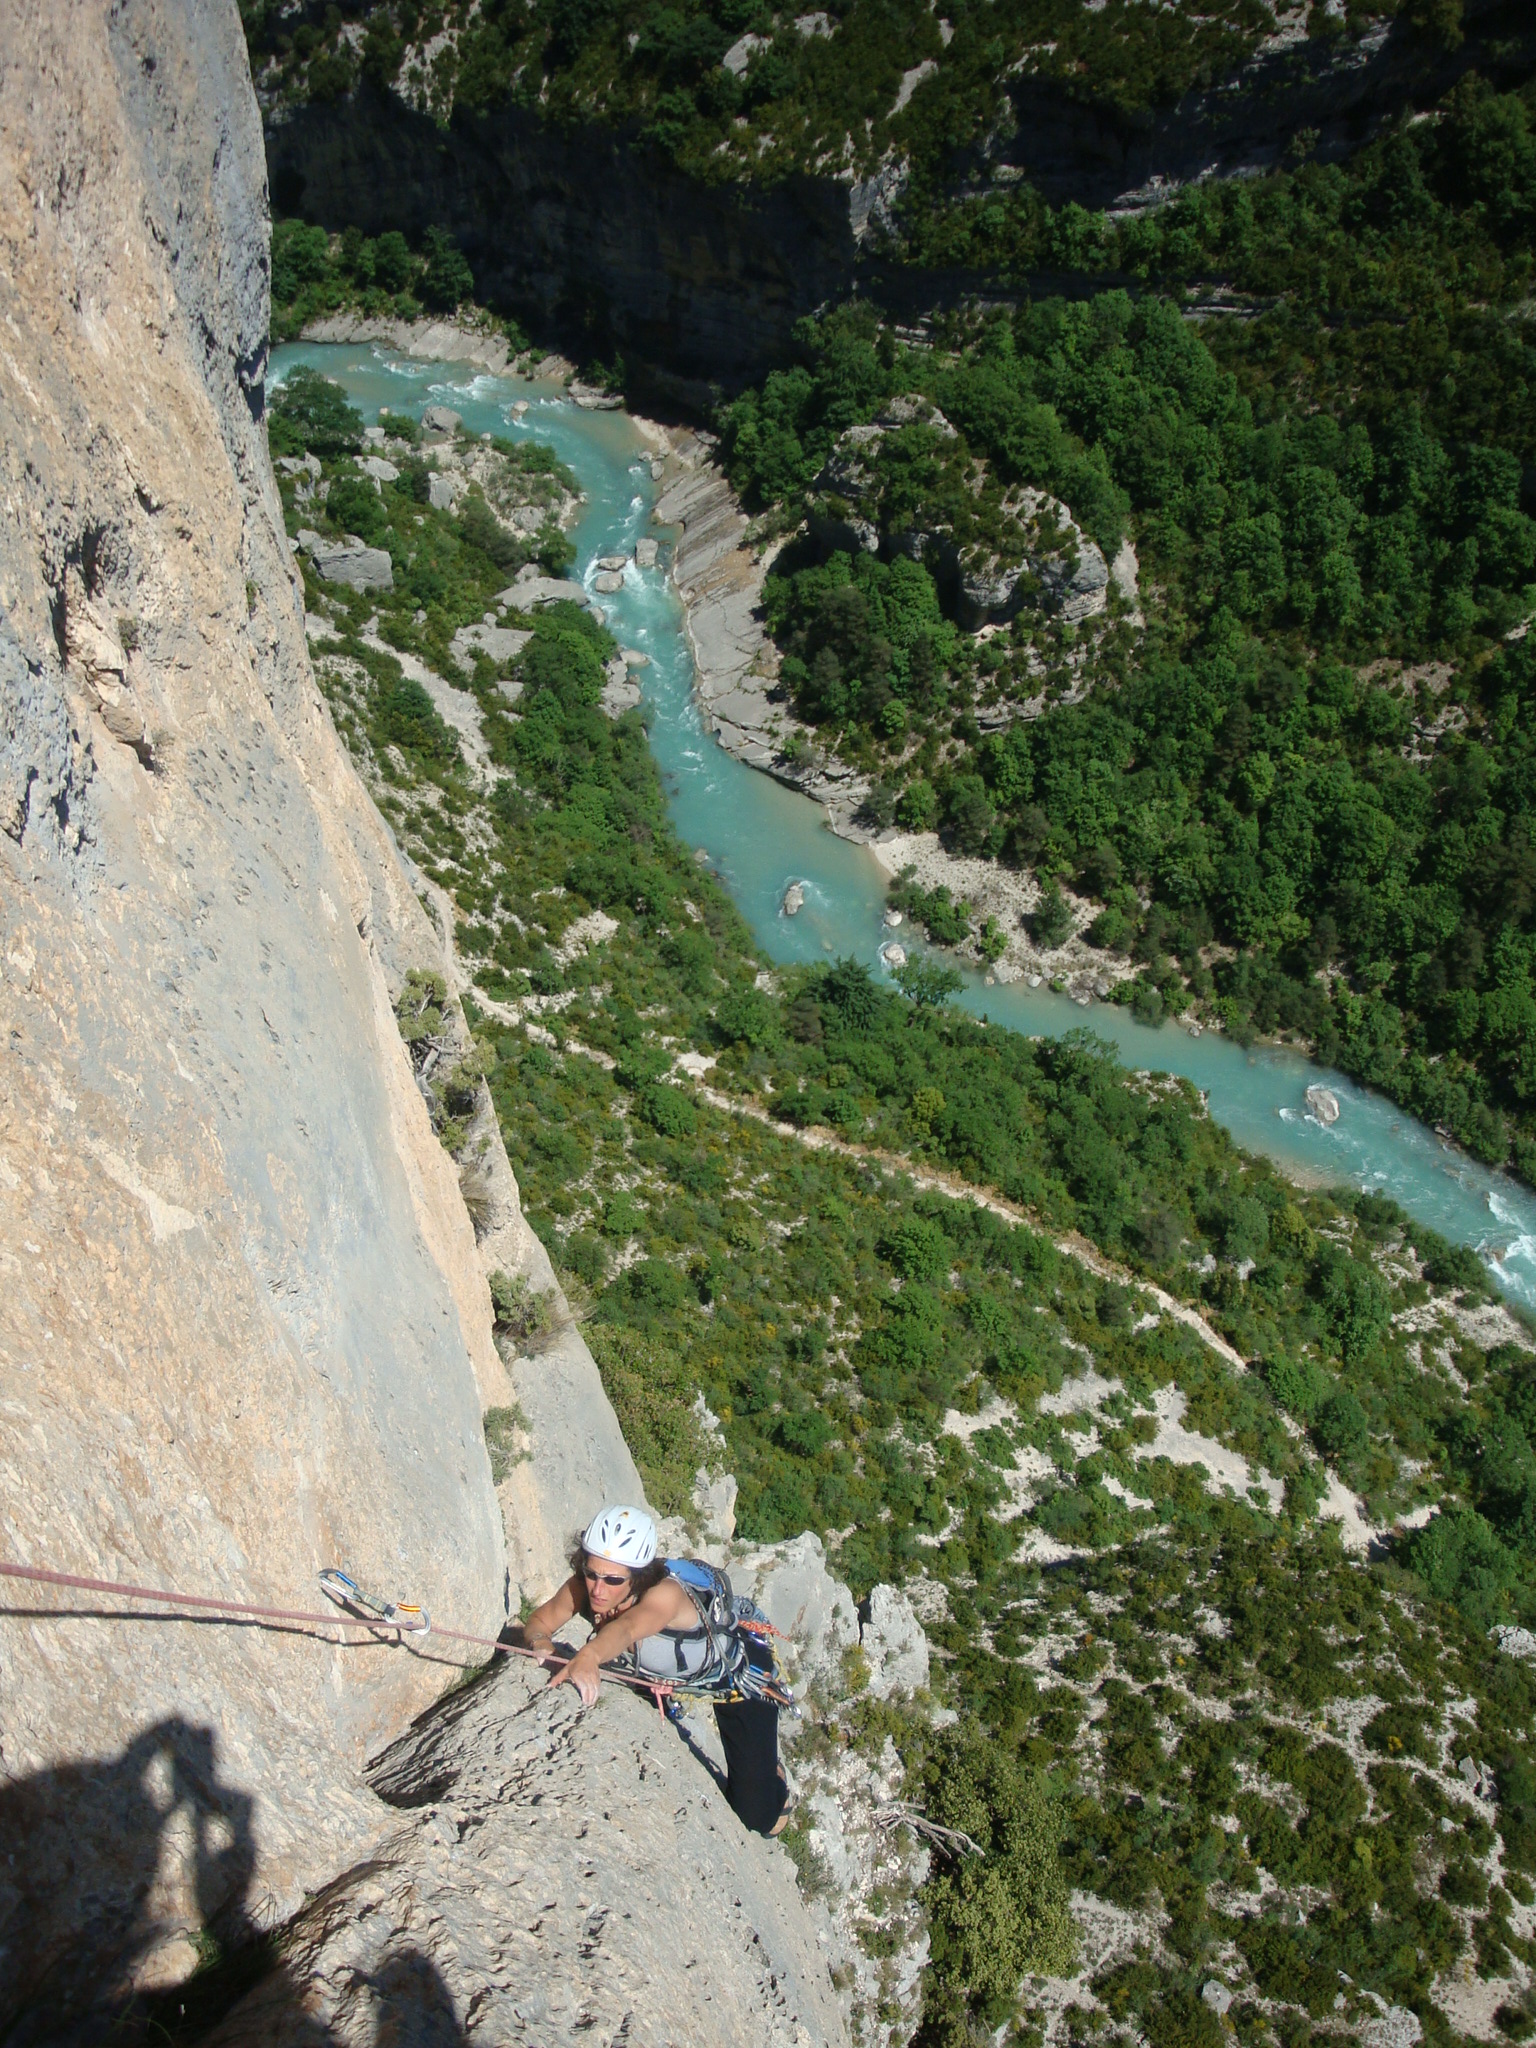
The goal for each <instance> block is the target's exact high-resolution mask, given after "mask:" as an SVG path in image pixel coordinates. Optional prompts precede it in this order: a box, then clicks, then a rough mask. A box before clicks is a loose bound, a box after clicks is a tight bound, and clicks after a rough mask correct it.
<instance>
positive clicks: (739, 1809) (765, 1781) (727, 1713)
mask: <svg viewBox="0 0 1536 2048" xmlns="http://www.w3.org/2000/svg"><path fill="white" fill-rule="evenodd" d="M760 1655H761V1657H762V1661H761V1662H759V1657H760ZM751 1657H752V1662H753V1663H754V1664H756V1665H757V1666H758V1669H759V1670H765V1669H767V1668H769V1664H770V1662H771V1660H770V1659H769V1658H768V1657H767V1656H766V1655H765V1654H763V1653H760V1651H759V1649H758V1646H757V1645H756V1644H754V1645H753V1646H752V1651H751ZM715 1726H716V1727H717V1728H718V1729H719V1731H720V1747H721V1748H722V1749H723V1750H724V1751H725V1772H726V1782H725V1796H726V1798H727V1799H728V1800H729V1801H730V1803H731V1809H732V1811H733V1812H734V1813H735V1815H736V1818H737V1819H738V1820H739V1821H740V1822H741V1824H742V1826H743V1827H744V1828H750V1829H751V1830H752V1832H753V1833H754V1834H756V1835H766V1834H769V1833H771V1831H772V1829H773V1824H774V1822H775V1821H776V1820H777V1819H778V1817H779V1815H780V1814H781V1813H782V1812H783V1811H784V1802H785V1800H786V1798H787V1797H788V1796H789V1795H788V1790H787V1788H786V1786H785V1783H784V1780H783V1779H782V1778H781V1777H780V1776H779V1710H778V1708H777V1707H776V1706H774V1705H773V1704H772V1702H771V1701H769V1700H732V1701H730V1702H722V1704H721V1705H719V1706H717V1707H716V1708H715Z"/></svg>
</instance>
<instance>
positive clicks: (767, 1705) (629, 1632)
mask: <svg viewBox="0 0 1536 2048" xmlns="http://www.w3.org/2000/svg"><path fill="white" fill-rule="evenodd" d="M656 1549H657V1535H656V1524H655V1523H654V1522H653V1521H652V1520H651V1517H650V1516H649V1515H648V1514H647V1513H646V1512H645V1510H644V1509H643V1508H631V1507H606V1508H604V1509H603V1511H602V1513H601V1514H600V1515H598V1516H597V1517H596V1518H595V1519H594V1521H593V1522H592V1523H591V1525H590V1527H589V1528H587V1529H586V1530H584V1531H583V1532H582V1533H581V1535H579V1536H578V1537H577V1539H576V1542H575V1545H574V1547H573V1549H572V1551H571V1576H570V1577H569V1578H568V1579H567V1580H566V1581H565V1583H564V1585H562V1586H561V1587H560V1589H559V1591H558V1592H556V1593H554V1594H553V1595H552V1596H551V1597H550V1598H549V1599H548V1600H546V1601H545V1602H544V1604H543V1606H542V1607H536V1608H535V1609H534V1611H533V1613H532V1614H530V1615H529V1617H528V1619H527V1621H526V1622H524V1624H523V1641H524V1643H525V1645H526V1646H527V1647H528V1648H529V1649H531V1650H535V1651H537V1652H538V1653H539V1654H540V1655H541V1656H543V1657H544V1659H545V1661H546V1663H549V1664H550V1665H551V1667H552V1672H553V1675H552V1676H551V1678H550V1681H549V1682H550V1684H551V1685H552V1686H554V1685H574V1686H575V1688H576V1690H577V1692H578V1693H580V1695H581V1698H582V1702H583V1704H584V1705H586V1706H589V1707H590V1706H591V1705H592V1703H593V1701H594V1700H595V1699H596V1698H597V1688H598V1679H599V1675H600V1673H601V1670H602V1667H603V1666H604V1665H605V1664H606V1665H613V1666H617V1667H619V1668H620V1669H624V1670H628V1671H631V1672H634V1673H635V1674H636V1675H637V1676H639V1677H641V1678H645V1679H654V1680H655V1681H656V1683H657V1684H658V1685H662V1686H672V1685H679V1684H681V1685H686V1686H687V1687H688V1688H689V1690H690V1691H700V1692H708V1691H709V1690H711V1689H716V1688H717V1689H719V1690H720V1691H721V1692H722V1695H724V1694H726V1693H737V1694H739V1685H738V1684H735V1683H732V1681H731V1673H730V1670H729V1668H722V1667H723V1663H724V1660H723V1659H722V1657H721V1654H720V1645H719V1642H718V1631H715V1630H712V1629H711V1628H710V1626H709V1625H708V1623H707V1620H706V1613H705V1612H704V1611H701V1608H700V1604H699V1601H698V1599H697V1598H696V1596H695V1594H694V1593H693V1592H691V1591H690V1590H689V1586H688V1584H687V1583H686V1582H685V1581H684V1580H682V1579H680V1578H676V1577H674V1576H673V1574H672V1571H671V1569H669V1566H668V1563H667V1561H666V1560H665V1559H662V1558H659V1557H658V1556H657V1554H656ZM698 1569H702V1570H705V1571H707V1570H708V1569H709V1568H708V1567H703V1568H698ZM723 1583H724V1584H725V1585H726V1587H727V1589H728V1587H729V1581H723ZM577 1615H580V1616H581V1618H582V1619H583V1620H584V1621H588V1622H590V1623H591V1625H592V1635H591V1637H590V1638H589V1639H588V1641H587V1642H586V1643H585V1644H584V1645H583V1646H582V1648H581V1649H579V1650H578V1651H577V1652H576V1654H575V1655H574V1656H573V1657H565V1658H562V1659H561V1660H560V1661H559V1662H558V1663H557V1662H555V1658H556V1655H557V1653H556V1651H555V1641H554V1639H555V1631H556V1630H557V1629H560V1628H563V1627H564V1626H565V1624H566V1623H567V1622H568V1621H571V1620H573V1619H574V1618H575V1617H576V1616H577ZM732 1650H733V1653H734V1654H735V1655H736V1657H737V1658H738V1660H739V1659H740V1658H741V1657H743V1656H745V1657H746V1658H748V1659H750V1660H751V1664H752V1667H753V1669H754V1670H755V1671H758V1672H761V1671H763V1670H764V1669H766V1668H770V1667H771V1662H772V1660H771V1658H770V1657H769V1656H768V1653H767V1652H766V1650H764V1649H763V1648H762V1646H761V1645H760V1644H759V1643H757V1642H755V1641H752V1640H750V1639H743V1640H742V1641H741V1643H740V1644H739V1645H738V1644H736V1643H734V1642H733V1645H732ZM714 1705H715V1726H716V1727H717V1728H718V1729H719V1731H720V1746H721V1748H722V1749H723V1750H724V1752H725V1768H726V1784H725V1796H726V1798H727V1799H728V1800H729V1802H730V1804H731V1807H732V1809H733V1811H734V1812H735V1814H736V1817H737V1819H738V1820H739V1821H740V1822H741V1824H742V1826H743V1827H746V1828H750V1829H751V1830H752V1831H753V1832H754V1833H755V1834H759V1835H776V1834H778V1833H779V1832H780V1830H781V1829H782V1828H783V1827H784V1825H785V1823H786V1822H787V1820H788V1819H789V1792H788V1786H787V1784H786V1781H785V1777H784V1770H783V1767H782V1765H781V1764H780V1762H779V1709H778V1707H777V1705H776V1704H775V1703H774V1702H773V1701H772V1700H771V1699H762V1698H750V1697H747V1698H743V1697H739V1696H737V1697H726V1696H722V1697H721V1698H719V1699H717V1700H716V1701H715V1703H714Z"/></svg>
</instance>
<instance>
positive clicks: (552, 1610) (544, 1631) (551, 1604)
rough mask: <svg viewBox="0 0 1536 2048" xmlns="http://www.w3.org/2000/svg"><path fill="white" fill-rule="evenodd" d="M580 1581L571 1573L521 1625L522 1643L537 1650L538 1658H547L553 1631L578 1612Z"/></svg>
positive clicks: (551, 1644) (580, 1591)
mask: <svg viewBox="0 0 1536 2048" xmlns="http://www.w3.org/2000/svg"><path fill="white" fill-rule="evenodd" d="M581 1593H582V1585H581V1580H580V1579H579V1578H577V1576H576V1574H575V1573H574V1572H572V1574H571V1576H570V1577H569V1578H568V1579H567V1580H566V1582H565V1584H564V1585H563V1586H561V1587H560V1588H559V1589H558V1590H557V1591H556V1592H554V1593H551V1595H550V1596H549V1598H548V1599H547V1600H546V1601H545V1602H544V1604H543V1606H542V1607H535V1609H534V1610H533V1612H532V1614H530V1615H529V1617H528V1619H527V1620H526V1621H525V1622H524V1623H523V1641H524V1642H525V1643H526V1644H527V1646H528V1648H529V1649H530V1650H537V1651H538V1652H539V1654H540V1656H547V1655H548V1654H549V1652H550V1651H551V1650H552V1649H553V1648H554V1643H555V1631H556V1630H557V1629H562V1628H564V1627H565V1624H566V1623H567V1622H568V1621H570V1620H572V1619H573V1618H574V1616H575V1615H576V1614H577V1613H578V1612H579V1611H580V1610H579V1608H578V1605H577V1603H578V1601H579V1600H580V1598H581Z"/></svg>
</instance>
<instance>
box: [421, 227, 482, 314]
mask: <svg viewBox="0 0 1536 2048" xmlns="http://www.w3.org/2000/svg"><path fill="white" fill-rule="evenodd" d="M423 253H424V254H425V256H426V259H427V267H426V269H425V271H423V273H422V278H421V285H420V291H421V299H422V304H423V305H425V306H430V307H431V309H432V311H433V312H434V313H452V312H454V311H455V310H456V309H457V308H458V307H459V306H461V305H462V304H463V302H464V301H465V299H468V298H472V297H473V296H474V290H475V278H474V272H473V271H472V270H471V269H470V267H469V263H468V260H467V258H466V257H465V255H464V252H463V250H462V249H461V248H460V247H459V245H458V243H457V242H455V241H454V239H453V237H452V236H451V235H449V234H446V233H445V232H444V230H443V229H442V228H428V229H427V233H426V239H425V242H424V244H423Z"/></svg>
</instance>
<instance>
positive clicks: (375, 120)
mask: <svg viewBox="0 0 1536 2048" xmlns="http://www.w3.org/2000/svg"><path fill="white" fill-rule="evenodd" d="M267 161H268V168H269V172H270V175H271V179H272V187H273V193H274V204H275V206H276V208H277V210H278V211H279V212H288V213H295V212H302V213H303V214H304V215H305V216H306V217H308V218H310V219H314V220H318V221H321V222H323V223H324V224H325V225H326V226H327V227H331V228H342V227H346V226H349V225H352V224H356V225H357V226H358V227H361V228H362V229H364V230H365V231H366V232H367V233H369V234H380V233H382V232H383V231H385V230H386V229H389V228H400V229H402V230H403V231H404V232H405V233H406V234H407V235H408V236H410V237H411V238H412V239H413V240H415V239H419V237H420V235H421V234H422V232H423V231H424V230H425V229H426V228H428V227H431V226H433V225H437V226H444V225H446V226H448V227H450V228H451V229H452V231H453V233H454V234H455V235H456V236H457V237H458V239H459V240H460V242H461V243H462V244H463V247H464V249H465V251H466V253H467V254H468V256H469V259H470V262H471V264H472V265H473V267H474V272H475V284H476V291H477V294H478V295H479V297H480V298H482V299H483V300H485V301H487V302H489V303H490V304H493V305H500V306H505V307H507V308H509V309H511V310H513V311H515V312H518V313H520V314H521V316H522V317H523V318H524V319H525V320H528V321H530V322H532V323H533V324H534V325H535V328H536V330H537V331H538V332H539V333H541V334H570V335H573V336H578V337H580V338H581V339H582V340H583V342H584V344H585V345H586V346H588V347H591V348H594V349H597V350H599V351H602V352H611V351H612V350H614V349H620V350H622V351H624V352H625V354H626V355H630V356H633V357H635V358H636V359H637V360H638V362H639V363H640V364H641V365H644V366H646V367H648V368H649V370H650V371H651V373H652V382H653V384H660V385H662V386H663V387H665V388H666V389H668V390H670V391H672V392H674V393H676V394H677V395H679V396H681V397H684V398H687V397H688V396H690V395H692V396H695V397H699V396H703V397H707V388H706V387H707V382H708V380H710V379H713V378H716V377H720V376H724V377H726V378H728V379H729V380H730V381H733V382H741V381H743V380H745V379H748V378H751V377H758V376H762V375H763V374H765V373H766V372H767V371H768V370H770V369H772V368H773V367H774V366H775V364H777V363H780V362H782V361H783V360H784V359H785V357H786V355H787V354H788V353H789V351H790V335H791V329H792V328H793V326H794V323H795V322H796V321H797V320H798V319H800V318H801V317H802V316H803V315H804V314H806V313H809V312H811V311H813V310H814V308H816V307H817V306H819V305H820V304H821V303H822V302H823V301H824V300H826V299H829V298H835V297H838V296H840V295H842V294H843V293H844V292H846V291H847V289H848V286H849V282H850V280H851V277H852V275H853V263H854V256H855V253H856V243H855V241H854V237H853V231H852V228H851V225H850V220H849V188H848V187H847V185H845V184H838V183H836V182H835V181H833V180H832V179H827V178H793V179H789V180H787V181H786V182H785V183H783V184H781V185H777V186H774V187H773V188H771V189H769V190H767V191H752V190H745V189H742V188H739V187H734V186H719V187H710V188H706V187H703V186H699V185H696V184H694V183H693V182H692V180H690V179H688V178H686V177H684V176H683V175H682V174H681V173H680V172H678V171H676V170H673V169H672V168H670V167H669V166H668V165H667V164H666V163H664V162H663V161H662V160H660V159H659V158H657V157H656V155H655V154H654V152H652V151H650V150H648V149H645V148H643V147H640V146H637V145H636V144H634V143H633V142H632V141H631V140H629V139H627V138H626V137H624V136H622V135H620V134H617V133H615V132H613V131H611V130H608V129H602V128H597V127H575V128H561V127H557V126H555V125H553V124H551V123H548V122H546V121H544V120H542V119H541V118H540V117H539V116H538V114H537V113H534V112H531V111H529V110H527V109H524V108H520V107H515V106H507V107H501V108H497V109H496V110H495V111H494V112H492V113H489V114H485V115H473V114H468V113H464V112H460V113H457V114H456V115H455V116H454V118H453V121H452V122H451V124H449V125H448V126H446V127H443V126H439V124H438V123H437V122H436V121H434V120H433V119H432V118H431V116H430V115H427V114H421V113H417V112H415V111H414V110H413V109H412V108H411V107H409V106H407V105H406V103H405V102H404V101H403V100H401V99H399V98H398V97H397V96H396V95H395V94H393V93H381V92H378V91H377V90H375V89H374V88H373V87H372V86H370V85H368V84H366V83H365V84H363V85H362V86H360V87H359V88H358V90H357V91H356V92H355V93H354V94H353V95H352V96H351V97H350V98H348V99H346V100H344V101H342V102H341V103H339V104H334V105H323V106H319V105H317V106H306V107H301V108H298V109H293V110H287V109H285V110H283V111H282V112H281V113H280V114H276V115H273V116H271V117H270V118H269V120H268V123H267Z"/></svg>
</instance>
